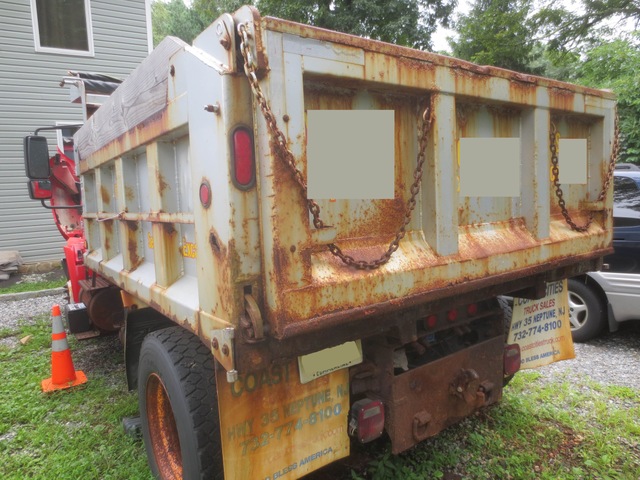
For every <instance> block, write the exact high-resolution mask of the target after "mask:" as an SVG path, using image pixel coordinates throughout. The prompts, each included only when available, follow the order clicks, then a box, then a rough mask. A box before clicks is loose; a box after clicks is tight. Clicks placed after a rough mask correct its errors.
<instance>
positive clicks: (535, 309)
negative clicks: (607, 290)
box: [508, 280, 576, 369]
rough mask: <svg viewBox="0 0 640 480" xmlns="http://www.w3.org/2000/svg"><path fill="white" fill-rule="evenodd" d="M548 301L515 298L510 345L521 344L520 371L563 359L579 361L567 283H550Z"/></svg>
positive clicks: (545, 298)
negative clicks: (576, 358) (574, 340)
mask: <svg viewBox="0 0 640 480" xmlns="http://www.w3.org/2000/svg"><path fill="white" fill-rule="evenodd" d="M546 293H547V294H546V296H545V297H544V298H541V299H539V300H529V299H526V298H514V299H513V316H512V318H511V328H510V330H509V338H508V343H517V344H519V345H520V355H521V360H520V362H521V364H520V368H521V369H525V368H537V367H541V366H543V365H548V364H550V363H553V362H557V361H559V360H566V359H570V358H575V356H576V355H575V351H574V349H573V340H572V338H571V326H570V323H569V306H568V295H567V281H566V280H560V281H558V282H551V283H548V284H547V292H546Z"/></svg>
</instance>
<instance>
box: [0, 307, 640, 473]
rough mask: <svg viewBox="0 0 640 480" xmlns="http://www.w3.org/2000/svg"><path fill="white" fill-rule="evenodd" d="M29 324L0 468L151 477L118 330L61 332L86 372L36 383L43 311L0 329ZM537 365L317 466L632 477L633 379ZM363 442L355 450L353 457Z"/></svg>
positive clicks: (13, 362)
mask: <svg viewBox="0 0 640 480" xmlns="http://www.w3.org/2000/svg"><path fill="white" fill-rule="evenodd" d="M26 335H32V336H33V338H32V340H31V342H29V343H28V344H27V345H20V344H17V346H15V347H10V346H5V345H0V369H2V372H3V381H2V382H1V383H0V398H1V399H2V401H1V402H0V464H1V465H2V471H3V475H2V478H3V479H12V480H13V479H15V480H18V479H20V480H21V479H24V478H34V479H56V480H58V479H78V478H82V479H132V480H137V479H140V480H146V479H150V478H151V475H150V473H149V469H148V466H147V463H146V456H145V452H144V447H143V445H142V442H141V441H140V440H135V439H132V438H130V437H128V436H126V435H125V434H124V430H123V428H122V424H121V420H122V418H123V417H126V416H134V415H136V411H137V399H136V397H135V395H134V394H132V393H128V392H127V391H126V386H125V374H124V365H123V360H122V352H121V350H120V348H119V345H118V343H117V341H116V340H115V338H111V339H97V340H90V341H85V342H82V343H78V342H76V341H74V340H73V339H72V338H70V344H71V348H72V351H73V355H74V361H75V363H76V368H78V369H83V370H84V371H85V373H86V374H87V376H88V377H89V382H88V383H87V384H86V386H85V387H84V388H82V389H78V390H69V391H64V392H59V393H56V394H53V395H43V394H42V393H41V392H40V381H41V380H42V379H44V378H47V377H48V376H50V370H49V369H50V364H49V355H50V323H49V319H48V316H46V315H45V316H42V317H38V318H36V320H35V324H34V323H33V322H31V324H26V323H25V324H22V325H21V326H20V327H19V329H18V330H17V331H9V330H8V329H3V330H0V338H5V339H7V338H9V337H15V338H22V337H24V336H26ZM539 377H540V375H539V374H538V373H536V372H531V371H528V372H521V373H519V374H518V375H516V377H515V378H514V379H513V381H512V382H511V384H510V385H509V386H508V387H507V388H506V390H505V394H504V398H503V400H502V402H501V403H500V404H498V405H496V406H494V407H492V408H489V409H485V410H483V411H481V412H479V413H478V414H476V415H474V416H473V417H471V418H468V419H466V420H464V421H463V422H461V423H460V424H458V425H456V426H454V427H451V428H449V429H447V430H446V431H445V432H444V433H443V434H441V435H439V436H438V437H435V438H433V439H430V440H427V441H426V442H423V443H422V444H420V445H419V446H417V447H414V448H413V449H411V450H409V451H408V452H405V453H403V454H401V455H398V456H393V455H391V454H390V448H389V444H388V443H387V442H386V441H378V442H375V443H374V444H371V445H369V446H367V447H366V449H364V450H363V449H362V448H358V449H355V453H356V455H354V457H352V459H349V460H347V461H346V462H345V463H343V464H341V465H338V466H337V467H338V468H337V469H336V468H335V467H336V466H334V468H332V470H331V472H332V473H331V474H327V473H325V474H324V475H323V473H322V472H319V474H316V475H314V478H322V479H329V478H331V479H332V480H333V479H351V480H363V479H371V480H398V479H401V480H418V479H420V480H425V479H438V478H443V479H456V478H464V479H516V480H520V479H522V480H527V479H532V480H533V479H536V480H538V479H542V480H551V479H554V480H555V479H575V480H578V479H595V478H597V479H605V480H606V479H625V480H626V479H638V478H640V390H636V389H631V388H626V387H619V386H604V385H600V384H597V383H593V382H590V381H589V380H586V379H583V380H580V381H577V382H576V381H575V379H571V380H569V379H564V378H559V379H557V381H554V382H552V383H545V382H543V381H542V379H541V378H539ZM363 452H364V453H363ZM364 454H366V455H365V460H364V461H359V462H358V461H355V460H354V459H353V458H355V457H360V458H362V456H363V455H364ZM334 472H335V473H334Z"/></svg>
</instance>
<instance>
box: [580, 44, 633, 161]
mask: <svg viewBox="0 0 640 480" xmlns="http://www.w3.org/2000/svg"><path fill="white" fill-rule="evenodd" d="M638 72H640V34H635V35H632V36H631V37H630V38H628V39H617V40H613V41H611V42H605V43H602V44H601V45H599V46H597V47H595V48H593V49H591V50H590V51H588V52H587V53H586V54H585V61H584V62H583V64H582V65H581V67H580V69H579V79H578V82H579V83H582V84H583V85H588V86H590V87H595V88H608V89H611V90H613V91H614V93H616V95H617V96H618V115H619V118H620V134H621V140H622V145H621V146H622V151H621V154H620V159H619V161H627V162H634V163H640V77H639V76H638Z"/></svg>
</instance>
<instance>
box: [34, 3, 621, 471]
mask: <svg viewBox="0 0 640 480" xmlns="http://www.w3.org/2000/svg"><path fill="white" fill-rule="evenodd" d="M322 115H328V116H327V117H322ZM321 117H322V118H324V120H327V119H328V121H324V123H323V122H322V121H320V120H321V119H322V118H321ZM615 138H616V120H615V99H614V97H613V95H612V94H611V93H608V92H605V91H599V90H593V89H589V88H584V87H579V86H575V85H570V84H566V83H562V82H558V81H554V80H548V79H544V78H539V77H534V76H529V75H525V74H519V73H515V72H511V71H507V70H503V69H499V68H493V67H486V66H477V65H474V64H471V63H468V62H464V61H461V60H457V59H453V58H448V57H445V56H441V55H436V54H433V53H427V52H422V51H417V50H413V49H409V48H404V47H399V46H395V45H390V44H386V43H382V42H377V41H372V40H368V39H363V38H358V37H354V36H350V35H346V34H342V33H336V32H332V31H328V30H323V29H319V28H313V27H309V26H305V25H300V24H297V23H293V22H290V21H284V20H280V19H276V18H268V17H265V18H262V17H260V16H259V14H258V12H257V11H256V10H255V9H253V8H250V7H243V8H242V9H240V10H238V11H237V12H235V13H233V14H225V15H223V16H221V17H220V18H219V19H218V20H217V21H215V22H214V23H213V24H212V25H211V26H210V27H209V28H208V29H206V30H205V31H204V32H203V33H202V34H201V35H200V36H199V37H198V38H196V40H195V41H194V43H193V45H192V46H190V45H187V44H185V43H184V42H182V41H180V40H178V39H176V38H171V37H169V38H167V39H165V40H164V41H163V42H162V43H160V45H159V46H158V47H157V48H156V49H155V50H154V51H153V52H152V53H151V54H150V55H149V57H148V58H147V59H146V60H145V61H144V62H142V64H141V65H140V66H139V67H138V68H137V69H136V70H135V71H134V72H133V73H132V74H131V76H130V77H129V78H128V79H126V80H125V81H124V82H123V83H122V84H121V85H120V86H119V87H118V88H117V89H116V90H115V92H114V93H113V94H111V95H110V96H109V97H108V99H106V101H105V102H104V104H103V105H102V106H101V107H100V108H99V109H98V110H97V111H96V112H95V113H94V114H93V115H92V116H91V117H90V118H89V119H88V120H87V122H86V123H85V124H84V126H82V128H80V129H79V130H78V131H77V133H76V134H75V136H74V149H75V161H76V162H77V166H78V171H79V176H80V177H81V196H80V198H81V201H82V218H81V219H79V220H78V221H79V222H80V221H81V222H82V225H81V226H82V230H83V234H84V236H85V237H86V247H84V245H81V246H80V247H79V248H80V254H76V258H75V260H76V261H78V262H79V263H82V265H83V267H84V268H86V271H84V275H85V278H83V279H82V281H84V282H85V283H84V289H85V291H84V293H83V295H84V296H85V297H86V298H87V299H88V301H91V300H92V298H91V297H92V295H93V293H91V292H96V295H97V296H99V295H100V292H104V291H105V290H106V289H108V291H110V292H113V291H116V292H118V295H108V296H107V297H106V298H108V299H109V300H108V301H106V302H105V301H102V302H101V306H100V308H95V309H93V312H92V315H93V316H94V317H95V318H94V321H96V322H98V324H99V325H102V326H103V327H104V326H105V325H108V326H110V327H112V329H113V330H116V329H117V330H119V331H120V332H121V334H122V339H123V342H124V345H125V358H126V367H127V376H128V382H129V385H130V387H131V388H137V389H138V392H139V403H140V412H141V419H142V420H141V421H142V430H143V436H144V442H145V445H146V450H147V453H148V458H149V464H150V466H151V469H152V471H153V472H154V474H155V475H157V476H158V477H159V478H162V479H177V478H186V479H194V478H226V479H236V480H240V479H260V480H265V479H268V480H275V479H278V478H286V479H296V478H300V477H302V476H304V475H306V474H307V473H309V472H311V471H314V470H316V469H318V468H320V467H322V466H324V465H327V464H328V463H331V462H333V461H335V460H337V459H340V458H342V457H345V456H347V455H349V451H350V444H351V443H350V442H354V441H355V442H369V441H371V440H373V439H376V438H378V437H380V436H382V435H387V436H388V438H389V439H390V443H391V446H392V447H391V448H392V450H393V452H394V453H398V452H402V451H404V450H406V449H408V448H410V447H412V446H413V445H415V444H417V443H418V442H420V441H422V440H424V439H426V438H428V437H430V436H433V435H435V434H437V433H438V432H440V431H441V430H443V429H444V428H446V427H447V426H449V425H451V424H453V423H455V422H457V421H459V420H460V419H462V418H464V417H465V416H467V415H469V414H471V413H472V412H474V411H476V410H477V409H479V408H481V407H484V406H486V405H490V404H492V403H494V402H497V401H498V400H499V399H500V398H501V395H502V389H503V383H504V382H505V379H506V378H508V377H509V376H511V375H513V374H514V373H515V372H516V371H517V370H518V369H519V366H520V352H519V348H518V345H517V344H511V345H510V344H507V343H506V341H505V340H506V336H505V322H504V314H503V311H502V309H501V308H500V305H499V303H498V302H497V300H496V296H498V295H507V294H508V295H513V296H517V297H522V298H539V297H541V296H543V295H544V292H545V285H546V282H550V281H555V280H559V279H563V278H567V277H571V276H574V275H578V274H580V273H583V272H587V271H591V270H596V269H597V268H598V267H599V265H600V263H601V258H602V257H603V256H604V255H605V254H607V253H609V251H610V244H611V231H612V230H611V227H612V216H611V208H612V192H611V182H610V178H611V174H612V162H613V161H614V157H615V150H616V148H615V144H616V141H615ZM35 141H36V138H35V137H31V138H27V139H26V140H25V146H26V149H27V151H28V152H30V153H29V154H28V158H27V163H29V164H32V163H33V162H36V161H37V158H36V157H37V156H38V155H37V154H38V152H40V153H41V155H40V157H42V151H43V150H44V151H46V149H43V148H40V149H38V148H36V146H37V145H36V144H35V143H33V145H32V142H35ZM563 142H564V143H563ZM40 145H41V144H40ZM372 147H373V148H372ZM323 152H325V153H324V155H325V156H324V157H323ZM326 152H329V153H326ZM385 152H386V153H385ZM343 154H344V155H343ZM378 154H380V155H378ZM569 154H570V155H569ZM341 155H342V156H341ZM385 155H386V157H385ZM377 156H379V157H380V158H381V159H382V160H380V163H375V162H373V160H374V157H377ZM312 157H313V158H312ZM383 157H384V158H383ZM336 158H338V159H339V161H338V163H337V164H336V163H335V159H336ZM385 158H386V160H385ZM318 159H319V160H318ZM312 160H313V162H312ZM375 160H376V162H377V161H378V160H379V159H375ZM385 161H386V163H385ZM314 162H315V163H314ZM378 165H379V168H380V169H381V170H380V171H378ZM563 166H564V167H565V168H564V169H563V168H562V167H563ZM327 167H328V169H329V170H328V172H327V171H326V168H327ZM323 168H325V171H323V170H322V169H323ZM385 169H386V170H385ZM45 170H46V169H45ZM32 171H37V168H36V169H32ZM316 171H318V172H319V173H318V179H319V181H318V182H315V183H314V181H315V177H314V175H315V173H312V172H316ZM381 172H382V173H381ZM45 173H46V172H45ZM563 174H564V176H563ZM34 175H35V174H34ZM376 182H378V183H376ZM312 184H313V188H312ZM340 185H342V187H345V186H346V187H345V188H343V189H342V190H340V189H339V188H338V190H337V191H338V193H335V194H334V193H332V192H333V190H331V188H333V187H340ZM372 185H373V190H372V188H370V187H372ZM342 187H341V188H342ZM367 188H368V189H369V190H367ZM372 191H373V193H371V192H372ZM377 191H379V194H377V193H376V192H377ZM314 192H315V193H314ZM353 192H355V194H351V193H353ZM362 192H364V193H362ZM81 243H82V242H81ZM82 248H84V249H85V250H82ZM96 298H97V297H96ZM120 298H121V299H122V301H120ZM110 309H113V310H114V311H115V310H117V311H118V312H119V313H118V315H117V316H116V317H117V318H118V319H119V320H118V321H116V322H113V321H112V322H111V323H109V322H108V321H107V322H105V320H104V317H109V315H110ZM121 311H124V314H122V315H121V313H120V312H121ZM101 316H102V317H103V318H102V323H100V322H101V320H100V318H98V317H101Z"/></svg>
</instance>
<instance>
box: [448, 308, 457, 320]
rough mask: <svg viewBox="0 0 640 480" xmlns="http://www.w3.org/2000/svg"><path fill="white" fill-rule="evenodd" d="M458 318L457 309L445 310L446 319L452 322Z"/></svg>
mask: <svg viewBox="0 0 640 480" xmlns="http://www.w3.org/2000/svg"><path fill="white" fill-rule="evenodd" d="M457 318H458V310H449V311H448V312H447V320H449V321H450V322H454V321H455V320H456V319H457Z"/></svg>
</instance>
